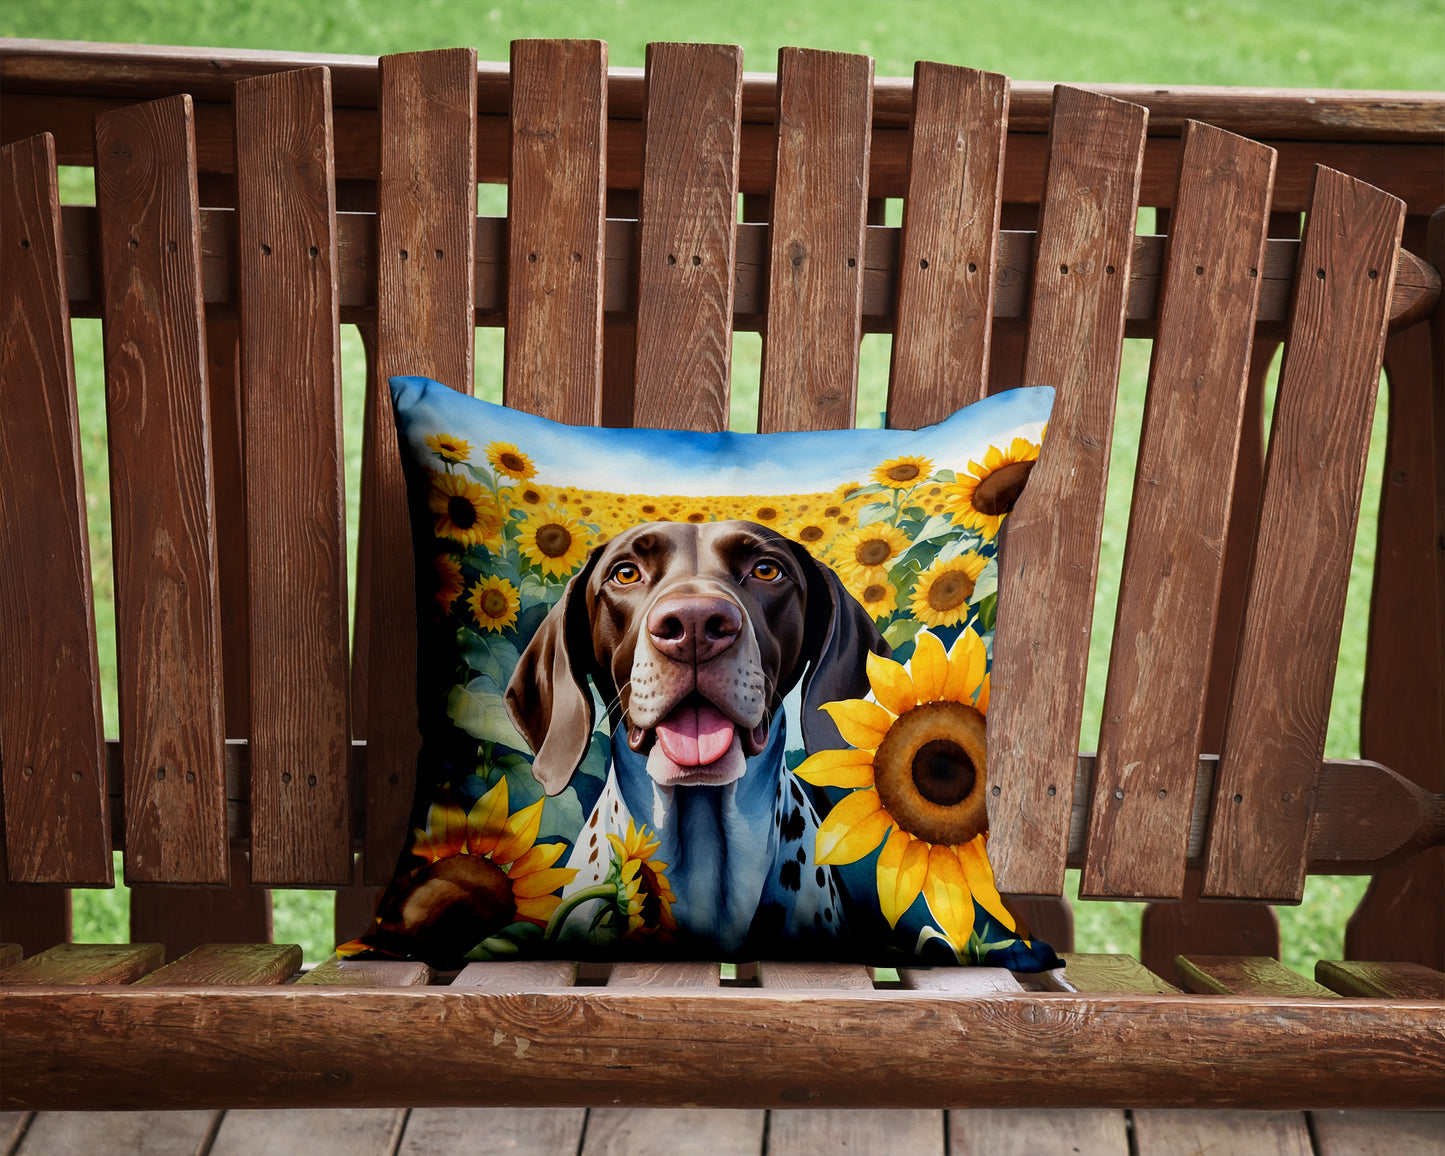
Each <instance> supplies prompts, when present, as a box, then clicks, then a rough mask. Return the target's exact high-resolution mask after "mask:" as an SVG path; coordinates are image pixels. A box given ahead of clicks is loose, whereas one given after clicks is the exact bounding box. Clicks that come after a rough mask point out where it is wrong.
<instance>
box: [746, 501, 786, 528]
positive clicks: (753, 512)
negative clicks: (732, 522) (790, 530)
mask: <svg viewBox="0 0 1445 1156" xmlns="http://www.w3.org/2000/svg"><path fill="white" fill-rule="evenodd" d="M786 516H787V511H786V510H784V509H783V508H782V507H781V505H780V504H779V503H778V502H777V501H776V500H775V499H773V498H763V499H762V500H761V501H758V502H753V503H750V504H749V505H748V507H747V511H746V512H745V513H744V514H743V517H744V518H746V519H747V520H748V521H749V522H760V523H762V524H763V525H764V526H777V525H778V524H779V523H780V522H782V521H783V520H784V518H785V517H786Z"/></svg>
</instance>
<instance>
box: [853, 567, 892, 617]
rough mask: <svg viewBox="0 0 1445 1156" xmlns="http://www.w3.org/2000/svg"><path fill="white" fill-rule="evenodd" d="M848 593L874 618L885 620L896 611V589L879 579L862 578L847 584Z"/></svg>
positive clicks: (884, 580)
mask: <svg viewBox="0 0 1445 1156" xmlns="http://www.w3.org/2000/svg"><path fill="white" fill-rule="evenodd" d="M847 586H848V593H850V594H852V595H853V597H854V598H856V599H858V601H859V602H861V603H862V604H863V609H864V610H866V611H868V613H869V614H871V615H872V616H873V617H874V618H877V619H883V618H887V617H888V616H889V615H890V614H892V613H893V612H894V611H895V610H897V609H898V587H897V586H895V585H893V583H892V582H889V581H887V580H886V579H881V578H873V579H870V578H866V577H865V578H862V579H860V580H859V581H857V582H850V583H848V584H847Z"/></svg>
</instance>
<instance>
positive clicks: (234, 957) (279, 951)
mask: <svg viewBox="0 0 1445 1156" xmlns="http://www.w3.org/2000/svg"><path fill="white" fill-rule="evenodd" d="M300 967H301V948H300V947H298V946H297V945H296V944H294V943H207V944H204V945H202V946H201V947H198V948H196V949H195V950H194V951H189V952H187V953H186V954H185V955H183V956H181V958H180V959H178V960H176V961H175V962H174V963H168V964H166V965H165V967H162V968H157V969H156V970H155V971H153V972H151V973H150V974H149V975H145V976H142V977H141V978H140V979H138V980H136V985H137V986H139V987H205V986H209V985H211V984H259V983H284V982H285V981H286V980H287V979H289V978H290V977H291V976H293V975H295V974H296V972H297V970H298V969H299V968H300Z"/></svg>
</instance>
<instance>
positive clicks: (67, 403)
mask: <svg viewBox="0 0 1445 1156" xmlns="http://www.w3.org/2000/svg"><path fill="white" fill-rule="evenodd" d="M0 194H3V197H4V206H5V211H4V212H3V213H0V252H3V253H4V254H5V276H4V277H3V278H0V409H3V411H4V414H5V420H4V422H0V479H3V483H0V557H3V558H5V559H6V564H5V565H4V566H0V663H3V664H4V668H5V669H6V670H8V671H10V672H11V678H12V681H13V684H14V686H13V689H12V691H10V692H9V693H6V694H5V695H4V696H3V697H0V749H3V750H4V751H5V764H4V785H5V848H6V856H7V859H8V863H9V872H10V876H9V877H10V878H11V879H13V880H15V881H16V882H21V883H92V884H100V885H102V886H105V887H109V886H110V885H111V884H112V882H113V872H112V868H111V857H110V818H109V808H108V807H107V806H106V797H105V785H104V778H105V775H104V767H105V761H104V760H105V746H104V742H103V740H102V733H101V716H100V665H99V660H98V658H97V654H96V644H95V610H94V606H93V603H92V598H91V587H90V545H89V541H88V538H87V536H86V516H85V493H84V489H85V485H84V480H83V477H82V474H81V467H80V440H79V436H80V435H79V427H78V425H77V419H76V408H75V404H76V403H75V365H74V360H73V358H72V355H71V348H70V317H69V314H68V312H67V310H66V299H67V296H68V294H67V291H66V287H65V266H64V262H63V259H62V256H61V232H60V196H59V193H58V191H57V189H56V184H55V150H54V145H53V142H52V141H51V139H50V137H49V136H41V137H31V138H29V139H28V140H23V141H17V142H15V143H14V144H8V145H6V146H5V147H4V149H3V150H0ZM38 543H45V544H46V547H45V548H44V549H37V544H38Z"/></svg>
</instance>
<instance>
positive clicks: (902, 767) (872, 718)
mask: <svg viewBox="0 0 1445 1156" xmlns="http://www.w3.org/2000/svg"><path fill="white" fill-rule="evenodd" d="M868 681H869V683H870V685H871V686H872V688H873V696H874V698H875V699H876V700H877V701H876V702H870V701H868V700H867V699H845V700H843V701H841V702H831V703H825V704H824V706H823V709H824V710H826V711H827V712H828V714H829V715H830V716H831V717H832V719H833V721H834V722H835V723H836V724H837V726H838V731H839V733H840V734H842V736H843V739H844V741H845V742H848V743H850V744H851V747H850V748H848V749H844V750H836V751H820V752H819V753H818V754H815V755H813V756H811V757H810V758H808V759H807V760H806V761H805V762H804V763H803V764H802V766H800V767H799V768H798V769H797V771H796V774H797V775H798V777H799V778H801V779H804V780H805V781H807V782H809V783H812V784H814V785H815V786H820V787H847V788H852V790H851V793H850V794H848V795H845V796H844V797H843V798H842V799H841V800H840V801H839V802H838V804H837V805H836V806H835V807H834V808H833V809H832V810H831V811H829V812H828V814H827V816H826V817H825V818H824V819H823V821H822V823H821V824H820V825H819V827H818V839H817V847H816V858H815V862H817V863H819V864H823V865H828V864H846V863H856V862H857V861H858V860H859V859H862V858H863V857H864V856H865V855H867V854H869V853H870V852H872V851H873V850H875V849H876V848H877V847H879V845H880V844H881V845H882V848H883V850H882V852H881V853H880V854H879V856H878V867H877V880H878V903H879V907H880V909H881V911H882V913H883V917H884V918H885V919H887V920H888V923H889V925H890V926H893V927H896V926H897V925H898V921H899V919H901V918H902V917H903V914H904V913H905V912H906V911H907V910H908V909H909V907H911V906H912V905H913V903H914V901H915V900H916V899H917V898H918V896H919V895H922V896H923V898H924V901H925V902H926V903H927V905H928V910H929V911H930V913H931V914H932V915H933V918H934V920H935V921H936V922H937V924H938V926H939V928H940V930H942V932H943V933H944V935H946V936H947V937H948V940H949V942H950V943H952V944H953V946H954V947H955V948H957V949H960V950H961V949H962V948H963V947H964V945H965V944H967V942H968V939H969V936H970V935H971V934H972V932H973V920H974V911H973V904H974V901H975V900H977V902H978V903H979V905H980V906H982V907H983V908H984V910H985V911H987V912H988V913H989V914H990V915H992V916H994V917H995V918H996V919H998V920H999V921H1000V922H1001V923H1002V924H1003V925H1004V926H1005V927H1007V928H1008V929H1009V930H1010V931H1012V930H1015V929H1016V927H1017V925H1016V924H1015V922H1014V919H1013V916H1012V915H1010V914H1009V911H1008V908H1006V907H1005V906H1004V904H1003V900H1002V899H1001V898H1000V897H999V893H998V889H997V888H996V887H995V886H994V881H993V871H992V869H991V868H990V867H989V865H988V858H987V856H986V854H985V852H984V841H985V838H986V836H985V834H984V832H985V830H986V828H987V812H986V810H985V808H984V789H985V787H984V777H985V776H984V770H985V765H986V760H987V746H986V743H985V741H984V716H985V714H986V713H987V711H988V694H989V677H988V655H987V652H986V651H985V650H984V645H983V642H982V640H981V639H980V638H979V636H978V635H977V634H975V633H974V632H973V631H972V630H965V631H964V632H963V634H961V635H960V636H959V638H958V641H957V642H955V643H954V645H953V650H952V652H951V653H949V654H945V653H944V650H943V643H942V642H940V641H939V640H938V638H937V636H936V635H933V634H931V633H929V632H928V631H923V632H922V633H920V634H919V635H918V638H917V642H916V643H915V650H914V652H913V659H912V662H911V663H910V664H909V666H908V667H906V668H905V667H903V666H902V665H900V664H899V663H896V662H894V661H892V660H891V659H887V658H880V657H879V656H878V655H876V654H874V655H870V656H869V657H868Z"/></svg>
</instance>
